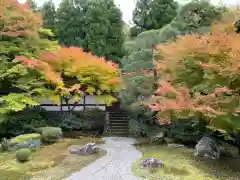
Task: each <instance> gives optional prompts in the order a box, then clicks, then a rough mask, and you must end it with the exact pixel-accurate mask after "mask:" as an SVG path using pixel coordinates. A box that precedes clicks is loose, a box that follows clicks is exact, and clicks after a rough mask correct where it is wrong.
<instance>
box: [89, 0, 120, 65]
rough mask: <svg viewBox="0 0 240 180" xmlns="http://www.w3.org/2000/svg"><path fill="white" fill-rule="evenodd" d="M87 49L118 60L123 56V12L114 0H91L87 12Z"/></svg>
mask: <svg viewBox="0 0 240 180" xmlns="http://www.w3.org/2000/svg"><path fill="white" fill-rule="evenodd" d="M85 22H86V33H87V34H86V42H87V49H88V50H90V51H91V52H93V53H94V54H95V55H97V56H101V57H105V58H106V59H109V60H113V61H116V62H118V61H119V60H120V59H121V58H122V57H123V43H124V32H123V22H122V13H121V11H120V9H119V8H118V7H117V6H116V5H115V3H114V1H113V0H94V1H89V4H88V9H87V13H86V21H85Z"/></svg>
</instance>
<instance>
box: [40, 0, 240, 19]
mask: <svg viewBox="0 0 240 180" xmlns="http://www.w3.org/2000/svg"><path fill="white" fill-rule="evenodd" d="M39 1H40V0H39ZM44 1H46V0H41V1H40V3H39V5H40V4H42V3H43V2H44ZM114 1H115V3H116V4H117V5H118V6H119V7H120V9H121V10H122V13H123V20H124V21H125V22H126V23H130V21H131V20H132V11H133V9H134V7H135V0H114ZM188 1H189V0H180V1H179V2H188ZM54 2H55V3H56V5H58V4H59V3H60V2H61V0H54ZM211 2H212V3H214V4H220V3H221V4H224V5H237V4H239V5H240V0H211Z"/></svg>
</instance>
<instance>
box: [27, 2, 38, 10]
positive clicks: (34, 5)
mask: <svg viewBox="0 0 240 180" xmlns="http://www.w3.org/2000/svg"><path fill="white" fill-rule="evenodd" d="M28 4H29V6H30V7H31V8H32V10H33V11H34V12H36V11H37V10H38V7H37V3H36V1H35V0H28Z"/></svg>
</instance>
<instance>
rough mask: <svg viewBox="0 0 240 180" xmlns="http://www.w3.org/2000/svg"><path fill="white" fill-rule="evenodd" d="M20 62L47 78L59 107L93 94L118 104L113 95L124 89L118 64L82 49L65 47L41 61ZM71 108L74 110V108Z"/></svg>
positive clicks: (99, 98)
mask: <svg viewBox="0 0 240 180" xmlns="http://www.w3.org/2000/svg"><path fill="white" fill-rule="evenodd" d="M17 59H18V60H20V61H22V62H24V63H25V65H26V66H27V67H28V68H30V69H36V70H38V71H40V72H41V73H42V74H43V75H44V79H45V81H46V86H47V87H48V88H49V89H51V90H52V91H53V93H52V95H51V97H50V98H51V99H52V100H54V101H55V103H56V104H61V100H65V101H66V104H68V105H69V102H70V101H71V102H75V104H77V103H78V102H79V100H80V99H81V98H82V97H83V96H84V95H85V94H90V95H96V97H97V100H99V101H104V102H105V103H106V104H107V105H110V104H111V103H112V102H115V101H116V100H117V99H116V98H114V96H113V94H112V93H114V92H118V91H119V90H120V89H121V80H120V76H119V70H118V68H117V66H116V65H115V64H113V63H112V62H109V61H106V60H104V59H103V58H99V57H96V56H94V55H92V54H89V53H86V52H84V51H83V50H82V49H80V48H78V47H69V48H65V47H62V48H61V49H59V50H57V51H52V52H46V53H43V54H42V55H41V56H40V57H39V59H38V60H34V59H29V58H26V57H24V56H19V57H17ZM68 108H69V109H68V110H69V111H72V110H73V109H71V108H70V105H69V106H68ZM73 108H74V107H73Z"/></svg>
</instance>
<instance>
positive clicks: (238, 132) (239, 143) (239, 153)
mask: <svg viewBox="0 0 240 180" xmlns="http://www.w3.org/2000/svg"><path fill="white" fill-rule="evenodd" d="M236 139H237V146H238V155H239V156H240V131H237V137H236Z"/></svg>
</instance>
